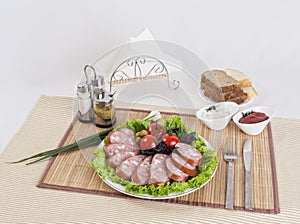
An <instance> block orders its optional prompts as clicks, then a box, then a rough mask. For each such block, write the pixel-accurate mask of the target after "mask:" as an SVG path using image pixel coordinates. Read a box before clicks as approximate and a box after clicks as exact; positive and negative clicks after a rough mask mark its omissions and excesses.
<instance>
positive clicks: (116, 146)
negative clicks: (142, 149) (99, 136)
mask: <svg viewBox="0 0 300 224" xmlns="http://www.w3.org/2000/svg"><path fill="white" fill-rule="evenodd" d="M103 149H104V152H105V155H106V156H107V157H110V156H112V155H114V154H116V153H119V152H122V151H132V152H136V153H137V152H138V147H137V146H136V147H135V146H133V145H127V144H123V143H113V144H107V145H105V146H104V147H103Z"/></svg>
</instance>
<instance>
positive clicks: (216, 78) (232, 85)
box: [201, 70, 240, 93]
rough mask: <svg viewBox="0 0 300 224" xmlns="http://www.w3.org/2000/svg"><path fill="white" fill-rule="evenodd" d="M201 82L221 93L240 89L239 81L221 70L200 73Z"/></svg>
mask: <svg viewBox="0 0 300 224" xmlns="http://www.w3.org/2000/svg"><path fill="white" fill-rule="evenodd" d="M201 83H205V84H206V85H207V86H209V87H211V88H214V89H215V90H216V91H218V92H223V93H225V92H228V91H235V90H238V89H240V86H239V85H240V84H239V82H238V81H237V80H235V79H234V78H232V77H231V76H229V75H227V74H226V72H225V71H222V70H210V71H206V72H204V73H203V74H202V75H201Z"/></svg>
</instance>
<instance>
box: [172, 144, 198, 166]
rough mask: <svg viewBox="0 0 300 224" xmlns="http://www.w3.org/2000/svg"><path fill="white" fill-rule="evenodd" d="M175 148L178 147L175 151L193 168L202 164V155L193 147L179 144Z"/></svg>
mask: <svg viewBox="0 0 300 224" xmlns="http://www.w3.org/2000/svg"><path fill="white" fill-rule="evenodd" d="M175 147H178V148H177V149H176V150H175V151H176V152H177V153H178V154H179V155H180V156H181V157H182V158H183V159H184V160H185V161H187V162H188V163H189V164H191V165H193V166H199V165H200V164H201V161H202V155H201V153H200V152H199V151H198V150H197V149H195V148H194V147H193V146H191V145H188V144H185V143H177V144H176V145H175Z"/></svg>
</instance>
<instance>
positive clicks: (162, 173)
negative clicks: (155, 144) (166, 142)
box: [149, 153, 170, 186]
mask: <svg viewBox="0 0 300 224" xmlns="http://www.w3.org/2000/svg"><path fill="white" fill-rule="evenodd" d="M168 157H169V156H168V155H166V154H161V153H158V154H155V155H154V156H153V159H152V162H151V165H150V172H149V174H150V175H149V184H154V185H155V186H157V185H158V184H166V183H167V182H169V181H170V178H169V177H168V174H167V170H166V159H167V158H168Z"/></svg>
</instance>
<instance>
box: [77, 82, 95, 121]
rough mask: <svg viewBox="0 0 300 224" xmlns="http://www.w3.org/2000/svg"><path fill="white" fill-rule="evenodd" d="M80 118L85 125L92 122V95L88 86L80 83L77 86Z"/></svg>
mask: <svg viewBox="0 0 300 224" xmlns="http://www.w3.org/2000/svg"><path fill="white" fill-rule="evenodd" d="M77 100H78V117H79V120H80V121H81V122H83V123H88V122H91V119H90V109H91V106H92V101H91V94H90V91H89V87H88V84H87V83H86V82H80V83H79V84H78V85H77Z"/></svg>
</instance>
